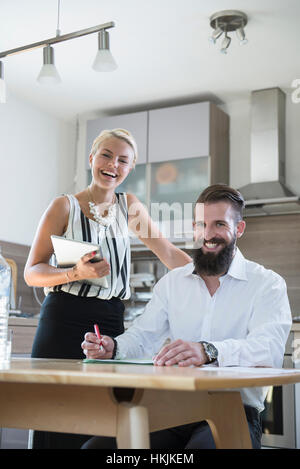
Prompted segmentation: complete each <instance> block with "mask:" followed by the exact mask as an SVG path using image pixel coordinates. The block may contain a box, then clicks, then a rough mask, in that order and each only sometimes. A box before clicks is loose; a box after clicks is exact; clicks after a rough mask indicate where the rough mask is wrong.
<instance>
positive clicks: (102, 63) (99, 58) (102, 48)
mask: <svg viewBox="0 0 300 469" xmlns="http://www.w3.org/2000/svg"><path fill="white" fill-rule="evenodd" d="M116 68H118V66H117V64H116V62H115V59H114V58H113V56H112V53H111V52H110V50H109V34H108V32H107V31H105V30H102V31H100V32H99V33H98V52H97V54H96V57H95V60H94V63H93V69H94V70H95V71H96V72H112V71H113V70H116Z"/></svg>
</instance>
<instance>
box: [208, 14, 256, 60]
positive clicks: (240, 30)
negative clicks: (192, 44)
mask: <svg viewBox="0 0 300 469" xmlns="http://www.w3.org/2000/svg"><path fill="white" fill-rule="evenodd" d="M247 22H248V17H247V15H246V14H245V13H243V12H242V11H238V10H222V11H218V12H217V13H214V14H213V15H212V16H211V17H210V26H211V27H212V28H213V29H214V31H213V33H212V35H211V36H210V38H209V40H210V41H211V42H213V43H216V39H217V38H219V37H220V36H221V35H222V34H223V33H224V35H225V37H224V39H223V41H222V45H221V49H220V52H222V53H223V54H227V50H228V47H229V46H230V43H231V37H230V36H228V32H232V31H236V35H237V37H238V39H239V41H240V44H241V45H244V44H247V42H248V40H247V39H246V35H245V31H244V28H245V26H246V24H247Z"/></svg>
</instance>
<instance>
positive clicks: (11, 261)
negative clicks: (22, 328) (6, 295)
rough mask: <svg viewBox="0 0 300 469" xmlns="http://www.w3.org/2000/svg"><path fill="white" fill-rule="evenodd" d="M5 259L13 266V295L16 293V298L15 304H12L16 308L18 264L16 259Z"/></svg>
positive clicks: (15, 298)
mask: <svg viewBox="0 0 300 469" xmlns="http://www.w3.org/2000/svg"><path fill="white" fill-rule="evenodd" d="M5 260H6V262H7V263H8V264H9V266H10V268H11V276H12V286H13V295H14V300H15V304H14V305H11V306H12V307H13V306H14V308H16V305H17V286H18V266H17V263H16V261H14V260H13V259H8V258H7V257H6V258H5ZM11 299H12V297H11Z"/></svg>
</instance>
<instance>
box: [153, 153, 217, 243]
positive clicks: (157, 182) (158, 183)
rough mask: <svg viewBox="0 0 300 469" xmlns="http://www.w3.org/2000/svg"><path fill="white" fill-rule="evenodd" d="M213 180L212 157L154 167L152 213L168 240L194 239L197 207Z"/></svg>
mask: <svg viewBox="0 0 300 469" xmlns="http://www.w3.org/2000/svg"><path fill="white" fill-rule="evenodd" d="M209 179H210V158H209V157H203V158H189V159H186V160H178V161H176V160H173V161H168V162H164V163H153V164H152V165H151V188H150V189H151V191H150V201H151V203H150V213H151V217H152V219H153V220H154V221H155V222H156V223H158V225H159V227H160V230H161V232H162V233H163V234H164V235H165V236H166V237H168V238H178V235H179V237H182V234H183V233H186V234H188V235H189V237H190V238H192V219H193V207H194V204H195V202H196V200H197V198H198V196H199V195H200V193H201V192H202V190H203V189H205V187H207V186H208V185H209Z"/></svg>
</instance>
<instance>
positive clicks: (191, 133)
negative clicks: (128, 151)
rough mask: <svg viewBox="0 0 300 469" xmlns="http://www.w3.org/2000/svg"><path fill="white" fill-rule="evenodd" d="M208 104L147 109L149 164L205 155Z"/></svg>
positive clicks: (207, 147) (207, 134)
mask: <svg viewBox="0 0 300 469" xmlns="http://www.w3.org/2000/svg"><path fill="white" fill-rule="evenodd" d="M209 116H210V103H208V102H205V103H196V104H186V105H183V106H176V107H168V108H164V109H155V110H152V111H149V154H148V157H149V163H155V162H157V161H170V160H179V159H183V158H195V157H200V156H209V154H210V153H209Z"/></svg>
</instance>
